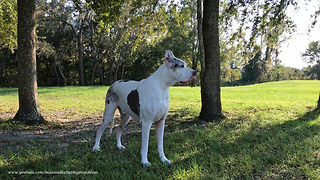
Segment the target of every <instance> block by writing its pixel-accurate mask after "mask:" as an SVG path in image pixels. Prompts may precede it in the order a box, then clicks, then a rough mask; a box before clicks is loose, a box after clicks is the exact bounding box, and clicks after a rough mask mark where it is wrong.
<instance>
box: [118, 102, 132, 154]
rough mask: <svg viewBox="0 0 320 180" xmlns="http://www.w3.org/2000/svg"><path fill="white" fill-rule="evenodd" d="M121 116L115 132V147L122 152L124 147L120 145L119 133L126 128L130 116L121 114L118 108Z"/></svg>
mask: <svg viewBox="0 0 320 180" xmlns="http://www.w3.org/2000/svg"><path fill="white" fill-rule="evenodd" d="M118 109H119V111H120V114H121V122H120V125H119V127H118V128H117V130H116V136H117V147H118V149H119V150H124V149H125V147H124V146H123V145H122V144H121V133H122V131H123V130H124V129H125V128H126V127H127V124H128V122H129V119H130V116H129V115H128V114H126V113H125V112H123V111H122V110H121V108H118Z"/></svg>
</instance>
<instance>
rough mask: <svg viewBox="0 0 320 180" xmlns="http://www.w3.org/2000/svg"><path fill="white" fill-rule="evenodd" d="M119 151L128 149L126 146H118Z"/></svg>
mask: <svg viewBox="0 0 320 180" xmlns="http://www.w3.org/2000/svg"><path fill="white" fill-rule="evenodd" d="M118 149H119V150H120V151H123V150H125V149H126V147H124V146H122V145H120V146H118Z"/></svg>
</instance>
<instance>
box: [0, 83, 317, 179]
mask: <svg viewBox="0 0 320 180" xmlns="http://www.w3.org/2000/svg"><path fill="white" fill-rule="evenodd" d="M107 89H108V87H104V86H94V87H41V88H39V89H38V91H39V101H40V106H41V110H42V114H43V115H44V117H45V119H46V120H48V121H49V123H48V124H47V125H43V126H25V125H23V124H20V123H18V122H14V121H13V120H11V119H12V118H13V116H14V114H15V113H16V112H17V109H18V95H17V89H16V88H0V179H320V117H319V114H320V111H319V110H318V111H316V110H315V106H316V104H317V100H318V97H319V92H320V81H280V82H270V83H263V84H256V85H249V86H238V87H222V89H221V97H222V109H223V113H224V115H225V116H227V117H228V119H225V120H224V121H222V122H220V123H207V122H203V121H201V120H199V119H198V118H196V117H197V116H198V115H199V112H200V108H201V99H200V88H199V87H196V88H190V87H172V88H171V89H170V110H169V114H168V117H167V120H166V128H165V135H164V149H165V153H166V156H167V158H168V159H170V160H172V162H173V164H172V165H171V166H168V165H164V164H162V163H161V161H160V158H159V156H158V154H157V147H156V144H157V143H156V138H155V132H154V130H153V129H152V130H151V135H150V143H149V155H148V158H149V161H150V162H151V163H152V166H151V167H149V168H142V166H141V164H140V147H141V133H140V125H139V123H137V122H135V121H130V123H129V125H128V128H127V129H126V130H125V131H124V134H123V136H122V142H123V145H124V146H126V149H125V150H124V151H118V150H117V147H116V138H115V135H111V136H107V133H105V135H104V136H103V138H102V139H101V145H100V147H101V150H102V151H101V152H98V153H93V152H92V147H93V145H94V140H95V133H96V130H97V129H98V127H99V124H100V121H101V119H102V113H103V108H104V98H105V94H106V92H107ZM118 116H119V115H118V113H116V115H115V118H116V119H118Z"/></svg>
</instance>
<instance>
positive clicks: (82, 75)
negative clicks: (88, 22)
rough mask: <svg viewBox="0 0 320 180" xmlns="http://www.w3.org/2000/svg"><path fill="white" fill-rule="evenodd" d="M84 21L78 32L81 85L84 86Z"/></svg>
mask: <svg viewBox="0 0 320 180" xmlns="http://www.w3.org/2000/svg"><path fill="white" fill-rule="evenodd" d="M82 36H83V22H81V27H80V30H79V33H78V51H79V55H78V59H79V86H84V68H83V43H82Z"/></svg>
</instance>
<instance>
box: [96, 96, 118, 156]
mask: <svg viewBox="0 0 320 180" xmlns="http://www.w3.org/2000/svg"><path fill="white" fill-rule="evenodd" d="M117 107H118V103H117V102H114V101H110V100H108V99H107V100H106V105H105V109H104V114H103V121H102V123H101V125H100V127H99V129H98V131H97V135H96V142H95V145H94V147H93V151H99V150H100V139H101V136H102V133H103V131H104V130H105V129H106V127H107V126H108V124H109V123H110V122H111V121H113V115H114V112H115V110H116V108H117Z"/></svg>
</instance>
